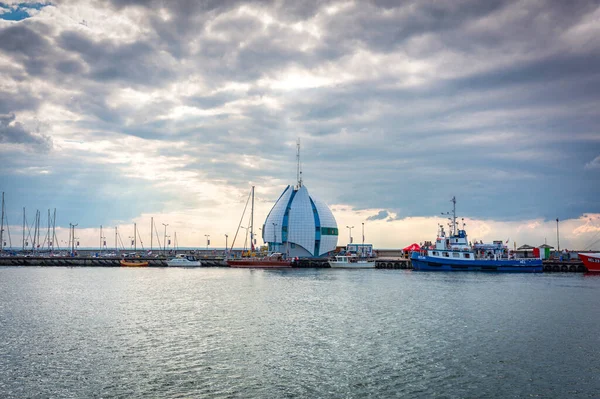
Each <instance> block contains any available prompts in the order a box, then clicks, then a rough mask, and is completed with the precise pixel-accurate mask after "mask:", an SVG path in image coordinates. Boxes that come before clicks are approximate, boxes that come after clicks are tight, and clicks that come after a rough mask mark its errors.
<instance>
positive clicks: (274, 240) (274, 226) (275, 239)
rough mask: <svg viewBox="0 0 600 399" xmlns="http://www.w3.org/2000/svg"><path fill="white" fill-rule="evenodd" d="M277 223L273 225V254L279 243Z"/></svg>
mask: <svg viewBox="0 0 600 399" xmlns="http://www.w3.org/2000/svg"><path fill="white" fill-rule="evenodd" d="M276 227H277V223H273V252H275V242H277V233H276V232H275V230H276Z"/></svg>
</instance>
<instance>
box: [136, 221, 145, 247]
mask: <svg viewBox="0 0 600 399" xmlns="http://www.w3.org/2000/svg"><path fill="white" fill-rule="evenodd" d="M135 229H136V230H137V234H138V237H139V238H140V244H142V251H145V249H144V242H143V241H142V235H141V234H140V229H138V227H137V225H136V226H135Z"/></svg>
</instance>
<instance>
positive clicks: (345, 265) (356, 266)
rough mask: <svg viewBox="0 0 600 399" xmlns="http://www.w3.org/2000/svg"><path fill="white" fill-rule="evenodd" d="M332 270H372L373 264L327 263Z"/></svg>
mask: <svg viewBox="0 0 600 399" xmlns="http://www.w3.org/2000/svg"><path fill="white" fill-rule="evenodd" d="M329 266H331V268H332V269H374V268H375V262H360V261H359V262H336V261H331V260H330V261H329Z"/></svg>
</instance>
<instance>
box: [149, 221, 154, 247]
mask: <svg viewBox="0 0 600 399" xmlns="http://www.w3.org/2000/svg"><path fill="white" fill-rule="evenodd" d="M152 226H154V216H153V217H151V218H150V252H152V238H153V237H152V233H153V231H152V230H153V228H152Z"/></svg>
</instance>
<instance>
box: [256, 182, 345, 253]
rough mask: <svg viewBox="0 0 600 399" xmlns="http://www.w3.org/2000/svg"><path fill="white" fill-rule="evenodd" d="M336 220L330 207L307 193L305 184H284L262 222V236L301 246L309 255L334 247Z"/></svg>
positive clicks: (279, 242) (265, 238) (269, 241)
mask: <svg viewBox="0 0 600 399" xmlns="http://www.w3.org/2000/svg"><path fill="white" fill-rule="evenodd" d="M337 238H338V230H337V223H336V221H335V218H334V217H333V213H332V212H331V210H330V209H329V207H328V206H327V205H326V204H325V203H324V202H322V201H320V200H318V199H316V198H313V197H311V196H310V195H309V193H308V190H307V189H306V187H304V186H301V187H300V188H299V189H297V190H295V189H294V188H293V187H292V186H287V187H286V188H285V190H284V191H283V193H282V194H281V196H280V197H279V199H278V200H277V202H275V205H273V208H272V209H271V212H269V215H268V216H267V219H266V220H265V224H264V225H263V240H264V241H265V242H267V243H269V244H270V245H271V246H272V245H273V244H276V245H280V244H293V245H292V247H294V246H300V247H302V248H304V250H306V252H308V253H310V254H311V255H312V256H321V255H323V254H325V253H327V252H330V251H333V250H334V249H335V247H336V245H337Z"/></svg>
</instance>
